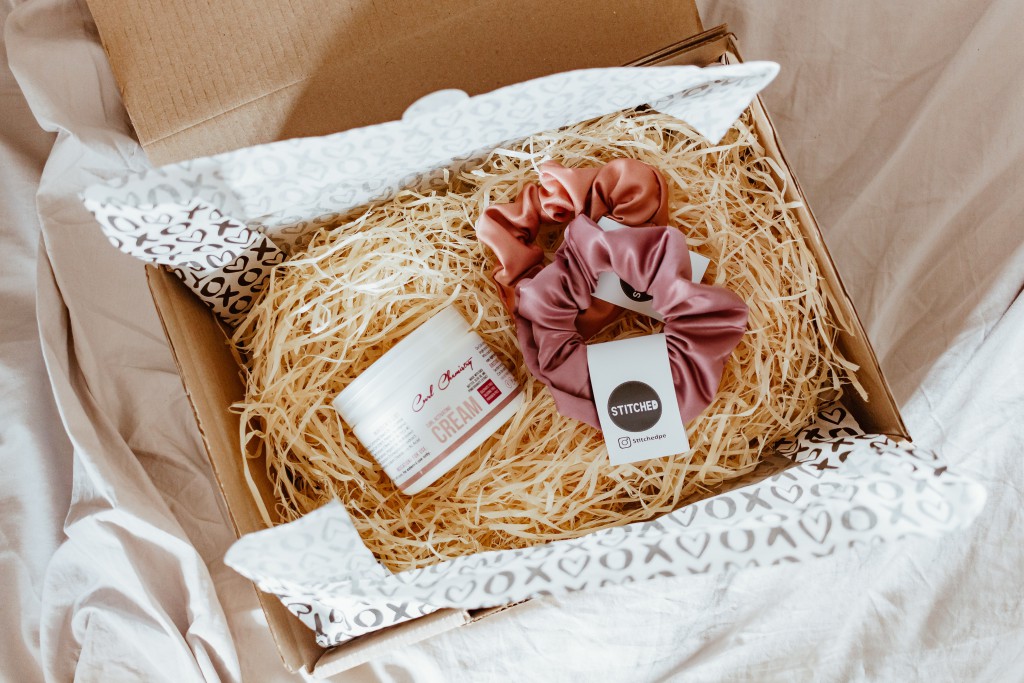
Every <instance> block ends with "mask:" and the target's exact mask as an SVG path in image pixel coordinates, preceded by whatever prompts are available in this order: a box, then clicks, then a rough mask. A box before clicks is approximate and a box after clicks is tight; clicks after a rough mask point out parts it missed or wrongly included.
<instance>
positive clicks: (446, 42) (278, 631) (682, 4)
mask: <svg viewBox="0 0 1024 683" xmlns="http://www.w3.org/2000/svg"><path fill="white" fill-rule="evenodd" d="M89 6H90V9H91V10H92V12H93V15H94V17H95V18H96V22H97V25H98V27H99V31H100V37H101V39H102V41H103V43H104V47H105V49H106V50H107V53H108V56H109V57H110V61H111V64H112V66H113V69H114V73H115V76H116V77H117V80H118V83H119V85H120V87H121V90H122V94H123V96H124V99H125V106H126V107H127V109H128V112H129V115H130V117H131V119H132V122H133V124H134V126H135V128H136V132H137V134H138V136H139V140H140V142H141V143H142V145H143V147H144V148H145V149H146V151H147V154H148V155H149V156H150V159H151V160H152V161H153V163H154V164H164V163H171V162H173V161H178V160H182V159H186V158H191V157H195V156H205V155H209V154H214V153H217V152H221V151H225V150H229V149H234V148H238V147H243V146H248V145H253V144H259V143H264V142H270V141H273V140H278V139H285V138H289V137H296V136H302V135H323V134H328V133H332V132H336V131H339V130H345V129H348V128H351V127H354V126H359V125H366V124H370V123H376V122H379V121H383V120H389V119H394V118H398V117H400V115H401V113H402V111H403V110H404V109H405V107H407V106H408V105H409V104H410V103H411V102H413V101H414V100H415V99H417V98H418V97H420V96H422V95H424V94H427V93H429V92H432V91H435V90H439V89H443V88H451V87H455V88H459V89H462V90H465V91H466V92H469V93H470V94H477V93H480V92H485V91H488V90H491V89H494V88H497V87H500V86H503V85H507V84H509V83H513V82H518V81H521V80H525V79H528V78H532V77H535V76H540V75H544V74H548V73H553V72H557V71H564V70H569V69H574V68H585V67H594V66H611V65H619V64H631V65H657V64H697V65H706V64H709V63H712V62H715V61H717V60H719V59H720V58H722V57H723V55H724V56H725V58H726V59H737V57H736V55H738V50H737V49H736V46H735V44H734V42H733V39H732V36H731V35H730V34H728V32H727V29H726V28H725V27H724V26H722V27H717V28H714V29H711V30H709V31H706V32H701V29H702V27H701V23H700V18H699V16H698V15H697V12H696V8H695V5H694V4H693V2H692V1H691V0H680V1H676V2H673V1H670V0H659V1H658V2H653V1H647V2H645V1H644V0H630V1H627V0H615V1H611V0H603V1H602V2H595V3H586V4H585V5H584V4H581V3H545V2H540V1H539V0H527V1H525V2H524V3H519V4H517V5H509V6H507V7H506V6H499V5H496V4H494V3H489V2H485V1H477V2H470V3H466V2H460V3H457V4H456V3H454V2H451V1H449V0H444V1H442V2H440V3H434V4H432V5H417V6H416V7H417V9H416V10H415V11H410V8H409V6H408V5H405V4H403V3H399V2H397V1H393V0H392V1H389V2H383V3H381V2H377V3H359V2H355V1H346V2H337V3H323V2H322V1H321V0H292V1H291V2H279V1H275V0H257V1H255V2H249V1H247V0H225V1H224V2H220V3H205V2H199V1H198V0H187V1H185V2H180V3H169V4H163V5H160V4H157V5H152V4H149V5H147V4H145V3H143V4H142V5H139V4H133V3H123V2H119V1H118V0H89ZM242 18H244V20H242ZM509 27H514V28H515V30H509ZM433 35H437V36H442V37H443V40H436V41H435V40H433V39H431V38H430V36H433ZM679 36H688V37H687V38H685V39H684V40H682V41H680V40H678V37H679ZM197 43H201V44H202V45H203V49H201V50H196V49H194V46H195V45H196V44H197ZM441 45H443V54H440V55H439V47H440V46H441ZM665 46H667V47H665ZM395 55H401V57H400V58H396V57H395ZM196 74H199V75H200V76H196ZM382 83H387V84H388V85H389V87H388V88H386V89H384V88H381V87H380V84H382ZM339 99H340V100H342V101H343V105H342V104H339V103H337V102H336V101H337V100H339ZM752 110H753V114H754V119H755V124H756V127H757V131H758V134H759V136H760V137H761V139H762V142H763V144H764V145H765V146H766V148H767V149H768V150H769V152H770V153H772V154H773V155H775V156H776V157H777V158H778V159H779V160H780V162H781V163H780V167H781V169H782V172H783V174H785V176H786V177H785V178H784V179H783V180H784V181H785V184H786V187H787V199H791V200H793V201H799V202H801V204H802V206H803V208H801V209H798V210H797V215H798V217H799V219H800V222H801V225H802V226H803V228H804V231H805V234H806V235H807V238H808V241H809V243H810V244H811V246H812V248H813V250H814V253H815V256H816V257H817V259H818V262H819V265H820V267H821V272H822V276H823V278H824V280H825V281H826V283H827V286H829V287H830V288H831V289H832V290H833V292H834V293H835V295H836V299H837V302H838V304H837V305H838V306H839V308H841V309H842V310H841V314H842V315H843V316H844V317H846V318H848V319H850V320H851V321H853V323H854V326H855V329H854V332H853V334H850V335H843V337H842V338H841V339H840V340H839V341H840V346H841V348H842V350H843V353H844V354H845V355H846V357H847V358H849V359H850V360H851V361H853V362H855V363H857V364H858V365H859V366H860V370H859V371H858V372H857V377H858V379H859V380H860V382H861V383H862V384H863V386H864V387H865V389H866V390H867V391H868V393H869V400H868V401H863V400H861V399H860V398H859V397H857V396H854V395H848V396H847V398H846V400H845V402H846V403H847V405H848V407H849V408H850V410H851V412H852V413H853V414H854V415H855V416H856V417H857V419H858V420H859V421H860V423H861V424H862V425H863V426H864V427H865V428H866V429H869V430H871V431H874V432H877V433H884V434H890V435H893V436H896V437H906V429H905V427H904V426H903V422H902V419H901V417H900V414H899V410H898V408H897V406H896V404H895V401H894V400H893V398H892V395H891V392H890V391H889V388H888V385H887V384H886V381H885V378H884V377H883V375H882V373H881V370H880V369H879V367H878V362H877V359H876V358H875V354H874V351H873V350H872V348H871V345H870V343H869V342H868V340H867V338H866V336H865V334H864V331H863V328H862V327H861V325H860V322H859V320H858V319H857V314H856V311H855V310H854V308H853V304H852V302H851V301H850V299H849V297H848V296H847V294H846V290H845V288H844V287H843V285H842V281H841V280H840V278H839V276H838V273H837V272H836V269H835V266H834V264H833V262H832V259H831V258H830V256H829V254H828V251H827V249H826V247H825V245H824V243H823V241H822V238H821V235H820V232H819V230H818V227H817V223H816V222H815V220H814V217H813V215H812V214H811V212H810V210H809V208H807V203H806V199H805V198H804V196H803V193H802V191H801V189H800V186H799V184H798V183H797V182H796V179H795V177H793V175H792V173H791V172H790V170H789V166H788V164H786V163H785V157H784V156H783V152H782V150H781V146H780V144H779V141H778V137H777V135H776V132H775V129H774V127H773V126H772V124H771V121H770V119H769V118H768V115H767V113H766V112H765V110H764V107H763V105H762V104H761V102H760V100H759V99H758V100H755V101H754V103H753V105H752ZM147 275H148V280H149V285H150V289H151V291H152V295H153V299H154V302H155V304H156V308H157V311H158V313H159V315H160V318H161V321H162V324H163V326H164V330H165V332H166V334H167V338H168V341H169V343H170V346H171V349H172V352H173V354H174V357H175V362H176V363H177V366H178V370H179V373H180V374H181V377H182V381H183V384H184V386H185V390H186V393H187V394H188V397H189V401H190V403H191V405H192V408H193V411H194V413H195V416H196V421H197V423H198V425H199V429H200V432H201V434H202V438H203V442H204V445H205V447H206V450H207V453H208V455H209V458H210V463H211V465H212V467H213V470H214V473H215V475H216V478H217V481H218V482H219V485H220V487H221V491H222V493H223V495H224V499H225V502H226V504H227V509H228V513H229V516H230V520H231V523H232V525H233V527H234V530H235V533H236V534H237V535H242V534H245V533H249V532H252V531H256V530H259V529H261V528H263V527H264V523H263V520H262V516H261V514H260V509H259V506H258V505H257V503H256V501H254V500H253V498H252V496H251V494H250V492H249V491H250V489H249V486H248V483H247V477H250V478H251V480H252V481H253V483H254V484H255V486H256V488H257V489H258V490H259V491H260V492H261V494H262V498H263V506H264V507H265V508H266V509H267V510H268V511H270V513H271V518H272V519H273V518H274V512H273V511H274V504H273V496H272V493H271V488H270V482H269V480H268V479H267V477H266V474H265V471H264V467H263V463H262V462H261V461H258V460H257V461H253V462H251V463H250V467H249V468H248V473H246V471H245V469H244V468H243V467H242V463H241V462H240V458H239V450H240V449H239V445H238V435H239V425H238V416H237V415H236V414H234V413H231V412H230V410H229V408H230V406H231V404H232V403H234V402H237V401H239V400H241V399H242V398H243V396H244V387H243V384H242V380H241V375H240V373H241V370H240V368H239V366H238V360H237V358H236V356H235V355H234V354H233V353H232V351H231V349H230V348H229V345H228V343H227V337H226V335H225V333H224V330H223V329H222V327H221V325H220V324H219V323H218V322H217V320H216V319H215V317H214V316H213V314H212V313H211V312H210V311H209V310H207V309H206V308H205V307H204V306H203V305H202V304H201V303H200V302H199V300H198V299H196V298H195V297H194V296H193V295H192V294H191V292H189V291H188V290H187V289H186V288H185V286H184V285H183V284H182V283H180V282H179V281H178V280H177V278H176V277H175V276H174V275H173V274H171V273H170V272H169V271H166V270H163V269H158V268H153V267H147ZM257 594H258V596H259V599H260V601H261V603H262V606H263V609H264V611H265V613H266V616H267V622H268V625H269V627H270V630H271V632H272V634H273V637H274V639H275V641H276V642H277V645H278V648H279V649H280V652H281V656H282V660H283V661H284V663H285V665H286V666H287V667H288V668H289V669H291V670H299V669H305V670H307V671H313V672H315V674H316V675H318V676H328V675H333V674H334V673H337V672H339V671H342V670H345V669H348V668H351V667H353V666H356V665H358V664H360V663H362V662H364V661H367V660H369V659H371V658H372V657H374V656H375V655H376V654H377V653H380V652H383V651H386V650H388V649H391V648H394V647H398V646H401V645H403V644H408V643H412V642H416V641H418V640H421V639H423V638H428V637H431V636H433V635H435V634H437V633H441V632H443V631H446V630H448V629H451V628H455V627H457V626H461V625H464V624H466V623H469V622H470V621H473V620H476V619H480V618H486V617H487V616H488V615H489V614H493V613H495V612H498V611H502V609H504V608H497V609H495V610H483V611H478V613H473V614H470V613H469V612H467V611H465V610H450V609H449V610H441V611H439V612H436V613H434V614H431V615H428V616H426V617H422V618H419V619H416V620H414V621H411V622H407V623H404V624H400V625H398V626H394V627H391V628H389V629H387V630H385V631H381V632H377V633H374V634H370V635H367V636H363V637H361V638H358V639H356V640H354V641H352V642H350V643H346V644H344V645H341V646H337V647H334V648H331V649H329V650H323V649H321V648H320V647H319V646H317V645H316V643H315V640H314V636H313V633H312V632H311V631H310V630H308V629H307V628H306V627H305V626H304V625H302V623H301V622H300V621H299V620H298V619H297V618H295V617H294V616H292V615H291V614H290V613H289V612H288V611H287V609H286V608H285V607H284V605H282V604H281V602H280V601H279V600H278V599H277V598H276V597H274V596H269V595H264V594H262V593H260V592H259V591H257Z"/></svg>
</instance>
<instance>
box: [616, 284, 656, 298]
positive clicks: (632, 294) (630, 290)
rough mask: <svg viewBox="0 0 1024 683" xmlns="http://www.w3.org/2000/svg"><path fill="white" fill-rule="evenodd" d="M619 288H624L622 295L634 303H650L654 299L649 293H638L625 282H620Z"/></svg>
mask: <svg viewBox="0 0 1024 683" xmlns="http://www.w3.org/2000/svg"><path fill="white" fill-rule="evenodd" d="M619 286H621V287H622V293H623V294H625V295H626V296H628V297H629V298H630V299H632V300H633V301H650V300H651V299H653V298H654V297H653V296H651V295H650V294H648V293H647V292H638V291H636V290H635V289H633V288H632V287H631V286H630V284H629V283H628V282H626V281H625V280H619Z"/></svg>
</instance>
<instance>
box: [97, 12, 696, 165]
mask: <svg viewBox="0 0 1024 683" xmlns="http://www.w3.org/2000/svg"><path fill="white" fill-rule="evenodd" d="M88 4H89V9H90V10H91V11H92V14H93V17H94V18H95V19H96V25H97V27H98V28H99V33H100V39H101V40H102V41H103V46H104V48H105V49H106V51H107V54H108V56H109V57H110V62H111V65H112V66H113V69H114V75H115V76H116V77H117V81H118V83H119V84H120V87H121V93H122V96H123V98H124V103H125V107H126V108H127V109H128V114H129V116H130V117H131V120H132V123H133V124H134V126H135V130H136V133H137V135H138V138H139V141H140V142H141V143H142V146H143V147H144V148H145V149H146V151H147V153H148V154H149V156H150V158H151V159H152V160H153V162H154V163H156V164H165V163H170V162H172V161H178V160H181V159H187V158H191V157H196V156H206V155H209V154H215V153H217V152H223V151H227V150H230V149H236V148H239V147H247V146H249V145H255V144H259V143H264V142H271V141H274V140H279V139H285V138H291V137H300V136H308V135H326V134H328V133H334V132H337V131H341V130H348V129H349V128H354V127H357V126H363V125H368V124H372V123H379V122H381V121H388V120H392V119H396V118H399V117H400V116H401V115H402V112H403V111H404V110H405V108H406V107H407V106H408V105H409V104H410V103H411V102H413V101H414V100H416V99H418V98H419V97H421V96H423V95H425V94H427V93H430V92H433V91H435V90H440V89H443V88H459V89H461V90H465V91H466V92H468V93H470V94H471V95H472V94H478V93H481V92H486V91H488V90H493V89H495V88H498V87H500V86H503V85H508V84H510V83H516V82H519V81H523V80H527V79H529V78H533V77H536V76H542V75H545V74H550V73H554V72H557V71H565V70H568V69H576V68H582V67H594V66H619V65H621V64H625V63H629V62H632V61H635V60H637V59H639V58H641V57H643V56H644V55H648V54H651V53H653V52H654V51H656V50H659V49H661V48H662V47H664V46H666V45H671V44H673V43H675V42H676V41H678V40H679V38H680V36H691V35H694V34H696V33H699V32H700V30H701V25H700V18H699V16H698V15H697V10H696V6H695V5H694V3H693V2H692V0H600V1H591V2H549V1H548V0H520V2H507V3H501V2H493V1H492V0H435V2H419V3H409V2H403V1H402V0H384V1H382V0H376V1H375V2H366V1H364V2H360V1H359V0H332V1H330V2H325V1H324V0H216V1H213V0H177V1H176V2H166V3H153V2H142V3H139V2H130V1H128V0H88Z"/></svg>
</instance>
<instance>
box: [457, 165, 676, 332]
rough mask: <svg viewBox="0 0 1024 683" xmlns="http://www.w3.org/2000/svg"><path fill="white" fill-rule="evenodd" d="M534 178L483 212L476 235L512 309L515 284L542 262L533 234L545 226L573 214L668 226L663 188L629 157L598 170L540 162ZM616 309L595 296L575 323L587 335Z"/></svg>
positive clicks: (657, 176)
mask: <svg viewBox="0 0 1024 683" xmlns="http://www.w3.org/2000/svg"><path fill="white" fill-rule="evenodd" d="M539 170H540V180H539V182H538V183H536V184H531V185H527V186H526V187H525V188H523V190H522V191H521V192H520V193H519V196H518V197H516V200H515V201H514V202H512V203H511V204H498V205H494V206H490V207H488V208H487V209H485V210H484V212H483V214H482V215H481V216H480V219H479V220H478V221H477V224H476V233H477V237H478V238H479V239H480V241H481V242H483V243H484V244H486V245H487V246H488V247H490V249H491V250H492V251H493V252H494V255H495V257H496V258H497V261H498V263H497V265H496V266H495V268H494V271H493V272H492V277H493V279H494V282H495V284H496V285H497V287H498V291H499V294H500V295H501V298H502V301H503V302H504V303H505V307H506V308H507V309H508V310H509V311H512V310H514V309H515V304H516V302H515V286H516V284H517V283H518V282H519V281H520V280H521V279H522V278H525V277H532V276H534V275H536V274H537V272H539V271H540V269H541V268H542V267H543V265H544V250H543V249H542V248H541V247H540V245H538V244H537V235H538V234H539V233H540V230H541V229H542V228H543V227H544V226H546V225H559V226H561V225H564V224H565V223H567V222H569V221H571V220H572V219H573V218H575V217H576V216H579V215H583V216H588V217H589V218H591V219H592V220H594V221H596V220H598V219H599V218H602V217H603V216H608V217H610V218H612V219H613V220H615V221H617V222H619V223H622V224H623V225H628V226H654V225H667V224H668V191H667V188H666V186H665V180H664V178H662V176H661V173H659V172H658V170H657V169H656V168H654V167H653V166H650V165H649V164H645V163H643V162H641V161H636V160H635V159H616V160H614V161H611V162H609V163H607V164H605V165H604V166H602V167H600V168H565V167H564V166H562V165H561V164H559V163H558V162H555V161H548V162H545V163H543V164H541V165H540V169H539ZM621 312H622V309H621V308H619V307H618V306H615V305H614V304H610V303H608V302H606V301H601V300H596V301H594V302H593V305H592V306H589V307H588V308H587V309H586V310H581V311H579V316H578V318H577V319H576V323H575V324H576V327H577V329H578V330H579V331H580V334H582V335H583V336H584V338H590V337H591V336H593V335H594V334H596V333H597V332H598V331H600V330H601V328H603V327H605V326H606V325H608V324H609V323H610V322H612V321H613V320H615V318H617V317H618V316H619V314H620V313H621Z"/></svg>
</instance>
